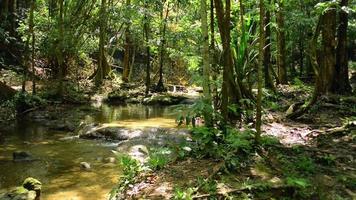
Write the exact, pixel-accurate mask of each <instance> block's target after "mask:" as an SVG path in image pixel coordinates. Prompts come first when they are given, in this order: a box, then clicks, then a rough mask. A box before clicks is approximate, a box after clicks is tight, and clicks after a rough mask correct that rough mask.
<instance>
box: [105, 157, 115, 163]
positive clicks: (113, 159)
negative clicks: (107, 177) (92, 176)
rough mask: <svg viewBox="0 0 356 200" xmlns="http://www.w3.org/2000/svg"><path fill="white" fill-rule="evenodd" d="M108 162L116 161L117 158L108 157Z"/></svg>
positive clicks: (106, 159)
mask: <svg viewBox="0 0 356 200" xmlns="http://www.w3.org/2000/svg"><path fill="white" fill-rule="evenodd" d="M104 161H105V162H106V163H115V162H116V159H115V158H114V157H108V158H105V160H104Z"/></svg>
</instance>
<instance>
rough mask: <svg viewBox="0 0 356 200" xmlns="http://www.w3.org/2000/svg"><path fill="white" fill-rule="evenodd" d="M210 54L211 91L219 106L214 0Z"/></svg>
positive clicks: (211, 10) (211, 3) (211, 11)
mask: <svg viewBox="0 0 356 200" xmlns="http://www.w3.org/2000/svg"><path fill="white" fill-rule="evenodd" d="M210 35H211V36H210V55H211V72H212V80H213V82H212V84H211V91H212V94H213V102H214V108H217V107H218V100H219V99H218V98H219V94H218V85H217V77H218V74H219V68H218V65H217V63H216V61H217V59H216V57H217V56H216V49H215V14H214V0H210Z"/></svg>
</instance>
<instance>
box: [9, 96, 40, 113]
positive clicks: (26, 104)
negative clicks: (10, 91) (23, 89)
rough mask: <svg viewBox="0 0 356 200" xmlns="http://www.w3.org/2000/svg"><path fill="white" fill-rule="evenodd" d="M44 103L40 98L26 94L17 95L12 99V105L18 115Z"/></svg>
mask: <svg viewBox="0 0 356 200" xmlns="http://www.w3.org/2000/svg"><path fill="white" fill-rule="evenodd" d="M45 103H46V101H45V100H44V99H42V98H41V97H39V96H37V95H31V94H28V93H17V94H16V95H15V96H14V98H13V104H14V106H15V109H16V111H17V112H18V113H22V112H25V111H26V110H28V109H31V108H35V107H39V106H43V105H44V104H45Z"/></svg>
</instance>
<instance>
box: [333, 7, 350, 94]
mask: <svg viewBox="0 0 356 200" xmlns="http://www.w3.org/2000/svg"><path fill="white" fill-rule="evenodd" d="M347 5H348V0H342V1H341V2H340V7H341V8H342V7H347ZM347 26H348V14H347V12H345V11H344V10H343V9H340V13H339V25H338V29H337V39H338V44H337V47H336V65H335V75H334V79H333V80H334V81H333V85H332V88H331V89H332V92H333V93H337V94H347V93H350V92H351V91H352V88H351V85H350V81H349V67H348V52H347Z"/></svg>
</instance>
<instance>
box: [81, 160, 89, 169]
mask: <svg viewBox="0 0 356 200" xmlns="http://www.w3.org/2000/svg"><path fill="white" fill-rule="evenodd" d="M80 167H81V168H82V169H84V170H90V169H91V167H90V164H89V163H87V162H81V163H80Z"/></svg>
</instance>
